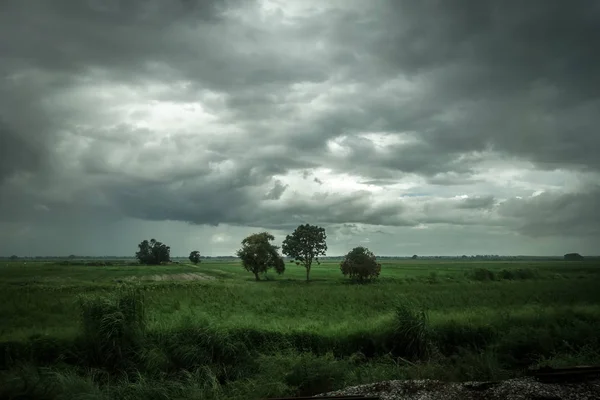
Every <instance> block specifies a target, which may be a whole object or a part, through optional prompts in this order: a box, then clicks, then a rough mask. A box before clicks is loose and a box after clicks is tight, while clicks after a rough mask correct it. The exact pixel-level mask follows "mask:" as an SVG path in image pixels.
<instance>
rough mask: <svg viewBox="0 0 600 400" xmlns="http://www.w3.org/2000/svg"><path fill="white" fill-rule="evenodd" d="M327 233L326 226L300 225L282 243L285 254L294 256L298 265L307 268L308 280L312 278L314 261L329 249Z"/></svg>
mask: <svg viewBox="0 0 600 400" xmlns="http://www.w3.org/2000/svg"><path fill="white" fill-rule="evenodd" d="M326 239H327V234H326V233H325V228H321V227H320V226H315V225H309V224H305V225H300V226H299V227H297V228H296V230H294V232H292V234H291V235H287V236H286V238H285V240H284V241H283V244H282V247H281V249H282V251H283V254H285V255H286V256H288V257H290V258H292V259H293V260H294V261H295V262H296V265H302V266H303V267H304V268H306V280H307V281H308V280H309V279H310V269H311V267H312V264H313V261H316V262H317V264H320V262H319V256H324V255H325V252H326V251H327V243H326V242H325V240H326Z"/></svg>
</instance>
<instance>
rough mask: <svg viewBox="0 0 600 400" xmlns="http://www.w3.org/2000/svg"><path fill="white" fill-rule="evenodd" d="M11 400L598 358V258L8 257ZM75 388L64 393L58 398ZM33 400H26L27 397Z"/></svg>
mask: <svg viewBox="0 0 600 400" xmlns="http://www.w3.org/2000/svg"><path fill="white" fill-rule="evenodd" d="M0 271H1V272H0V273H1V282H0V318H1V320H0V321H1V323H0V347H2V354H3V355H2V382H0V387H2V388H1V389H0V397H9V395H12V396H15V395H16V394H19V393H21V394H22V395H23V396H30V397H29V398H40V396H42V395H43V396H45V397H44V398H48V399H54V398H74V397H75V396H78V395H80V396H83V395H85V396H87V397H86V398H140V399H141V398H165V399H167V398H168V399H177V398H181V399H184V398H185V399H194V398H198V399H199V398H264V397H267V396H282V395H288V396H289V395H295V394H316V393H319V392H321V391H325V390H330V389H337V388H341V387H344V386H348V385H353V384H359V383H367V382H374V381H379V380H387V379H404V378H433V379H442V380H470V379H502V378H507V377H512V376H518V375H520V374H523V373H524V371H525V370H526V369H527V368H530V367H535V366H540V365H546V364H549V365H570V364H582V363H586V364H587V363H599V362H600V291H598V290H597V288H598V287H600V263H598V262H564V261H539V262H538V261H536V262H532V261H529V262H519V261H512V262H499V261H491V262H483V261H436V260H427V261H425V260H402V261H389V262H384V263H383V265H382V273H381V276H380V278H379V279H378V280H377V281H376V282H373V283H370V284H365V285H357V284H352V283H350V282H348V281H347V280H345V279H343V277H342V274H341V273H340V270H339V266H338V264H337V263H331V262H330V263H324V264H322V265H320V266H315V267H314V268H313V270H312V272H311V282H309V283H307V282H305V281H304V278H305V272H304V270H303V269H302V267H298V266H296V265H294V264H288V266H287V270H286V272H285V274H284V275H282V276H278V275H276V274H275V273H269V274H268V275H267V276H264V277H263V280H261V281H259V282H255V281H254V276H253V275H252V274H250V273H248V272H246V271H244V270H243V269H242V267H241V266H240V264H239V263H236V262H234V263H231V262H209V263H207V262H203V263H202V264H200V265H198V266H194V265H188V264H184V263H182V264H176V265H165V266H132V265H111V266H85V265H59V263H42V262H10V263H8V262H5V263H3V264H0ZM61 396H63V397H61ZM23 398H26V397H23Z"/></svg>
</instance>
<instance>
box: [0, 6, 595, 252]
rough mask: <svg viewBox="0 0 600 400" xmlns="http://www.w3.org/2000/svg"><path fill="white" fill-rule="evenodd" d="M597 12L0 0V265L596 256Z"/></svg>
mask: <svg viewBox="0 0 600 400" xmlns="http://www.w3.org/2000/svg"><path fill="white" fill-rule="evenodd" d="M599 37H600V2H598V1H596V0H571V1H564V0H528V1H525V2H524V1H520V0H503V1H492V0H453V1H445V0H419V1H414V0H373V1H363V0H328V1H322V0H256V1H254V0H172V1H160V0H77V1H76V0H52V1H48V0H3V1H1V2H0V54H1V57H0V255H4V256H8V255H11V254H16V255H20V256H27V255H53V256H60V255H68V254H78V255H90V256H101V255H132V256H133V254H134V253H135V251H136V250H137V244H138V243H140V242H141V241H142V240H144V239H150V238H156V239H157V240H159V241H162V242H165V243H167V244H168V245H170V246H171V253H172V255H175V256H179V255H187V254H189V252H190V251H191V250H199V251H200V253H201V254H202V255H212V256H215V255H233V254H234V253H235V250H236V249H238V248H239V247H240V242H241V241H242V239H243V238H244V237H245V236H247V235H249V234H251V233H254V232H259V231H264V230H267V231H270V232H271V233H273V234H274V235H275V237H276V241H275V242H276V244H280V243H281V241H282V240H283V238H284V237H285V235H286V234H288V233H290V232H292V231H293V229H294V228H295V227H296V226H298V225H299V224H303V223H310V224H315V225H320V226H323V227H325V228H326V231H327V243H328V247H329V251H328V255H340V254H344V253H346V252H348V251H349V250H350V249H351V248H353V247H355V246H366V247H368V248H369V249H371V250H372V251H373V252H374V253H375V254H378V255H412V254H419V255H462V254H468V255H471V254H501V255H517V254H521V255H523V254H525V255H562V254H565V253H567V252H579V253H581V254H584V255H586V254H599V253H600V208H599V207H598V205H599V204H600V156H599V155H598V153H599V152H600V130H599V127H600V52H599V51H598V48H597V44H596V42H597V38H599Z"/></svg>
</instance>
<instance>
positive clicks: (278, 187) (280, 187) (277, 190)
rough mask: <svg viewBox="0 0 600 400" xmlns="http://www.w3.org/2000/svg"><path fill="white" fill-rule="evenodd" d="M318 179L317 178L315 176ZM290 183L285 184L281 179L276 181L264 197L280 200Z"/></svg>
mask: <svg viewBox="0 0 600 400" xmlns="http://www.w3.org/2000/svg"><path fill="white" fill-rule="evenodd" d="M315 179H316V178H315ZM287 187H288V185H284V184H283V183H282V182H281V181H279V180H277V181H275V184H274V185H273V188H272V189H271V190H269V192H268V193H267V194H265V196H264V197H263V199H265V200H279V199H280V198H281V195H282V194H283V192H285V190H286V189H287Z"/></svg>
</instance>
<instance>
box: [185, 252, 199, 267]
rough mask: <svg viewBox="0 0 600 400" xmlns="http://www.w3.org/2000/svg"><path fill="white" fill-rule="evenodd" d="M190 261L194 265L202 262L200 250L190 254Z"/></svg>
mask: <svg viewBox="0 0 600 400" xmlns="http://www.w3.org/2000/svg"><path fill="white" fill-rule="evenodd" d="M188 258H189V259H190V261H191V262H193V263H194V264H198V263H199V262H201V260H200V252H199V251H198V250H194V251H192V252H191V253H190V256H189V257H188Z"/></svg>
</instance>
